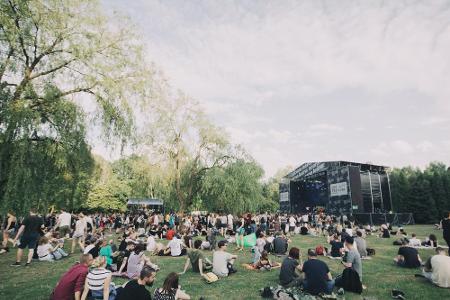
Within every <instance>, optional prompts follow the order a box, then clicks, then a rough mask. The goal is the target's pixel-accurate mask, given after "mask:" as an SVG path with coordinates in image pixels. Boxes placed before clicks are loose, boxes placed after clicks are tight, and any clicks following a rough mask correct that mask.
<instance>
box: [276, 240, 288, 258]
mask: <svg viewBox="0 0 450 300" xmlns="http://www.w3.org/2000/svg"><path fill="white" fill-rule="evenodd" d="M287 248H288V242H287V240H286V239H284V238H281V237H276V238H275V239H274V240H273V251H274V252H275V253H277V254H284V253H286V251H287Z"/></svg>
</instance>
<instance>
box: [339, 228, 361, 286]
mask: <svg viewBox="0 0 450 300" xmlns="http://www.w3.org/2000/svg"><path fill="white" fill-rule="evenodd" d="M354 242H355V240H354V238H353V237H351V236H348V237H346V238H345V248H347V253H346V254H345V260H344V261H343V262H342V264H343V265H344V266H345V267H346V268H352V269H353V270H355V271H356V272H357V273H358V275H359V280H361V282H362V263H361V256H360V254H359V252H358V251H357V250H356V249H355V247H354Z"/></svg>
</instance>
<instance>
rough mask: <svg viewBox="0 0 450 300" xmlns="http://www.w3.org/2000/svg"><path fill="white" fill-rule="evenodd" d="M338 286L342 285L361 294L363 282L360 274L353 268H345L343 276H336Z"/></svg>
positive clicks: (345, 288)
mask: <svg viewBox="0 0 450 300" xmlns="http://www.w3.org/2000/svg"><path fill="white" fill-rule="evenodd" d="M336 286H338V287H342V288H343V289H344V290H345V291H348V292H353V293H357V294H361V293H362V291H363V289H362V283H361V280H360V279H359V274H358V272H356V271H355V270H353V269H352V268H345V269H344V271H343V272H342V275H341V276H338V277H337V278H336Z"/></svg>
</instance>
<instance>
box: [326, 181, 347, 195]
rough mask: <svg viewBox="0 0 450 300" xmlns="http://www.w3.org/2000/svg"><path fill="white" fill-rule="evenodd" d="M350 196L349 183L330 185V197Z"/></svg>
mask: <svg viewBox="0 0 450 300" xmlns="http://www.w3.org/2000/svg"><path fill="white" fill-rule="evenodd" d="M344 195H348V190H347V182H338V183H333V184H330V197H335V196H344Z"/></svg>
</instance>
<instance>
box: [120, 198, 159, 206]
mask: <svg viewBox="0 0 450 300" xmlns="http://www.w3.org/2000/svg"><path fill="white" fill-rule="evenodd" d="M127 205H157V206H163V205H164V202H163V201H162V200H161V199H152V198H130V199H128V202H127Z"/></svg>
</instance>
